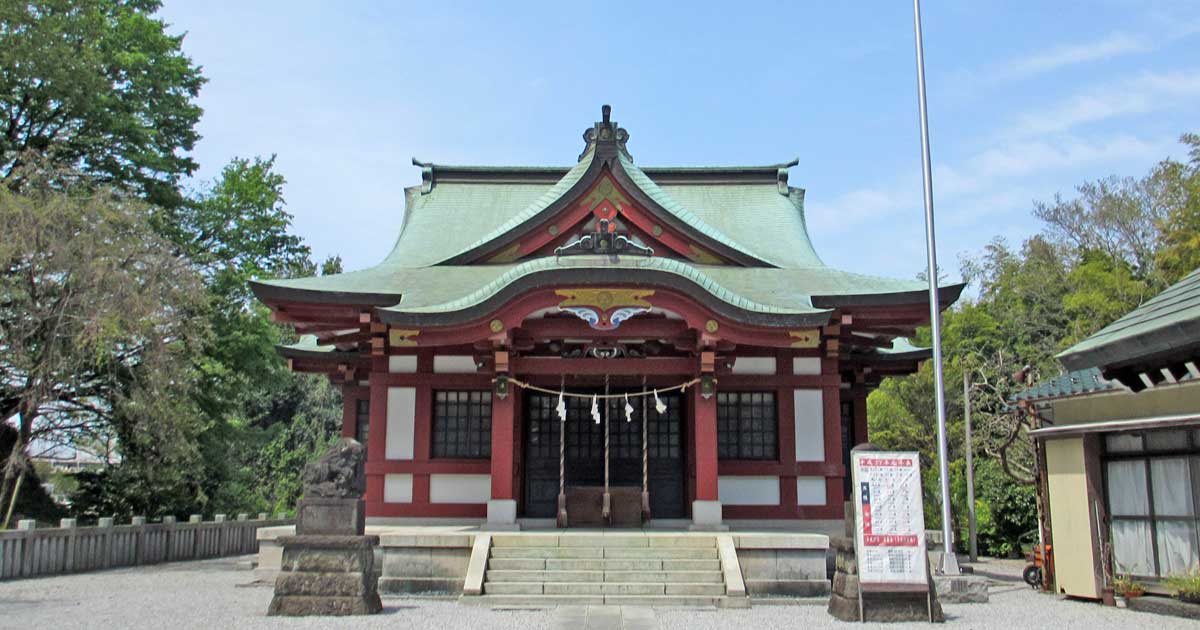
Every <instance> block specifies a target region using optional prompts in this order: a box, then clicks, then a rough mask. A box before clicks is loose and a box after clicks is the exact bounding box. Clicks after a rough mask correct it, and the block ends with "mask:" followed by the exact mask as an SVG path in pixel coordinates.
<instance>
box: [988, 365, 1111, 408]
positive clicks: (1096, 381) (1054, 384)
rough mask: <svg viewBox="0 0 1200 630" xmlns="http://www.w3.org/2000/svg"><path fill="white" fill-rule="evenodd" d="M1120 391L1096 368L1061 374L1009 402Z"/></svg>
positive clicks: (1021, 392) (1019, 394) (1015, 395)
mask: <svg viewBox="0 0 1200 630" xmlns="http://www.w3.org/2000/svg"><path fill="white" fill-rule="evenodd" d="M1119 389H1121V387H1120V386H1119V385H1117V383H1116V382H1114V381H1110V380H1107V379H1105V378H1104V377H1103V376H1102V375H1101V374H1100V370H1099V369H1098V368H1094V367H1092V368H1087V369H1086V370H1076V371H1074V372H1069V373H1067V374H1063V375H1062V376H1059V377H1057V378H1052V379H1050V380H1047V381H1043V382H1042V383H1039V384H1037V385H1034V386H1033V387H1030V388H1027V389H1023V390H1021V391H1019V392H1017V393H1016V394H1013V396H1012V397H1011V398H1010V399H1009V400H1013V401H1017V400H1028V401H1030V402H1037V401H1043V400H1054V399H1058V398H1066V397H1068V396H1082V395H1084V394H1094V393H1096V392H1109V391H1116V390H1119Z"/></svg>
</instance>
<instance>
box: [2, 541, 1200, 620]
mask: <svg viewBox="0 0 1200 630" xmlns="http://www.w3.org/2000/svg"><path fill="white" fill-rule="evenodd" d="M247 560H249V558H248V557H247V558H232V559H220V560H209V561H204V562H188V563H175V564H166V565H159V566H154V567H143V568H137V569H121V570H115V571H106V572H99V573H87V574H82V575H71V576H64V577H54V578H40V579H32V580H19V581H12V582H0V628H22V629H25V630H27V629H29V628H55V629H56V630H57V629H62V630H71V629H74V628H104V629H105V630H112V629H115V628H134V629H137V628H147V629H148V628H163V627H172V628H205V629H207V628H318V627H328V626H330V625H331V624H330V620H329V619H318V618H307V619H304V618H278V617H266V616H265V615H264V611H265V610H266V608H267V604H268V602H270V600H271V589H270V588H269V587H266V586H261V585H258V586H254V585H249V583H250V582H251V580H253V574H252V573H251V572H250V571H248V570H246V569H244V567H245V566H246V562H247ZM1020 568H1021V565H1020V563H1019V562H1008V561H993V562H989V563H981V564H980V565H979V566H978V567H977V572H979V573H982V574H986V575H988V576H990V577H992V578H994V580H995V583H994V585H993V587H992V592H991V595H992V601H991V603H989V604H966V605H947V606H946V607H945V608H946V617H947V621H948V622H949V624H950V625H952V626H955V627H960V628H972V629H978V630H991V629H994V630H1026V629H1037V628H1052V629H1053V630H1072V629H1080V630H1106V629H1109V628H1112V629H1114V630H1115V629H1118V628H1154V630H1171V629H1173V628H1190V629H1193V630H1194V629H1195V628H1197V627H1200V626H1197V624H1196V623H1195V622H1190V621H1186V620H1183V619H1176V618H1172V617H1161V616H1157V615H1148V614H1144V613H1136V612H1132V611H1128V610H1119V609H1116V608H1106V607H1103V606H1100V605H1097V604H1091V603H1084V602H1074V601H1066V600H1062V599H1060V598H1058V597H1055V596H1053V595H1041V594H1038V593H1035V592H1034V591H1033V590H1032V589H1030V588H1029V587H1027V586H1025V585H1024V584H1023V583H1021V582H1020V576H1019V572H1020ZM807 604H808V605H756V606H755V607H754V608H751V609H749V610H686V609H661V610H657V611H655V614H656V616H657V622H658V625H659V626H660V627H661V628H663V630H707V629H709V628H745V629H754V630H774V629H775V628H822V627H825V628H835V627H847V628H851V627H855V628H856V627H860V626H858V625H857V624H854V625H852V626H851V625H846V624H843V623H841V622H837V621H834V620H832V619H831V618H830V617H829V616H828V615H826V614H825V608H824V606H823V605H822V604H821V603H820V602H807ZM384 607H385V611H384V614H382V615H377V616H372V617H347V618H342V619H338V620H337V627H338V628H385V627H387V628H395V627H404V628H416V629H420V628H429V629H431V630H433V629H437V630H453V629H455V628H464V629H469V630H489V629H492V628H496V629H501V628H503V629H510V628H553V627H554V626H556V625H559V624H556V623H555V622H556V621H566V620H565V619H561V620H560V619H556V618H555V617H556V615H555V612H554V611H549V610H546V611H528V610H521V611H493V610H489V609H486V608H477V607H474V606H461V605H459V604H458V603H457V602H455V601H453V600H430V599H403V598H385V599H384ZM627 625H628V624H627ZM926 626H928V624H920V623H913V624H888V625H887V626H886V627H887V628H889V629H892V628H907V627H926ZM576 627H577V628H578V626H576ZM879 627H881V628H883V627H884V626H883V625H880V626H879ZM930 627H937V628H944V627H946V626H930ZM578 630H583V629H582V628H578Z"/></svg>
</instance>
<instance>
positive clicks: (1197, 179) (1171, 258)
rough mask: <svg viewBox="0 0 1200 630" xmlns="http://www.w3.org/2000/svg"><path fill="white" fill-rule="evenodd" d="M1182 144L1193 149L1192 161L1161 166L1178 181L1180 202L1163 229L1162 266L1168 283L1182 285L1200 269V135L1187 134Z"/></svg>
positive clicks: (1177, 201) (1162, 169) (1173, 208)
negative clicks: (1190, 275) (1190, 274)
mask: <svg viewBox="0 0 1200 630" xmlns="http://www.w3.org/2000/svg"><path fill="white" fill-rule="evenodd" d="M1182 141H1183V142H1184V143H1185V144H1187V145H1188V147H1189V155H1190V157H1191V159H1190V160H1189V162H1188V163H1187V164H1180V163H1178V162H1166V163H1163V164H1162V165H1160V166H1159V169H1160V170H1161V171H1163V172H1164V175H1163V178H1164V179H1167V180H1169V181H1173V182H1177V184H1176V185H1175V186H1173V187H1172V190H1173V193H1174V196H1175V199H1176V202H1175V203H1174V204H1173V207H1172V208H1171V209H1170V211H1169V212H1167V215H1166V216H1165V217H1164V218H1163V219H1162V222H1161V224H1160V226H1159V227H1160V229H1161V230H1162V241H1163V247H1162V249H1160V250H1159V252H1158V265H1159V267H1161V268H1162V270H1163V273H1164V275H1165V276H1166V277H1165V280H1166V282H1167V283H1174V282H1178V281H1179V280H1180V279H1181V278H1183V277H1184V276H1186V275H1187V274H1189V273H1191V272H1192V271H1194V270H1195V269H1197V268H1200V135H1197V134H1194V133H1189V134H1184V136H1183V138H1182Z"/></svg>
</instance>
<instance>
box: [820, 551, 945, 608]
mask: <svg viewBox="0 0 1200 630" xmlns="http://www.w3.org/2000/svg"><path fill="white" fill-rule="evenodd" d="M829 542H830V546H831V547H832V548H833V549H834V550H835V551H836V552H837V561H836V567H837V568H836V571H835V573H834V574H833V589H832V590H833V592H832V593H831V594H830V595H829V608H828V610H829V614H830V616H832V617H834V618H835V619H839V620H841V621H858V620H859V608H858V602H859V597H860V595H859V584H858V559H857V557H856V555H855V550H854V540H853V539H851V538H846V537H842V536H837V537H832V538H830V540H829ZM929 588H930V589H931V593H930V594H929V595H926V594H925V593H905V592H889V593H877V592H872V593H869V594H868V595H867V598H866V599H865V600H864V602H863V615H862V620H863V621H874V622H894V621H930V619H931V618H932V620H933V621H934V622H935V623H942V622H944V621H945V620H946V617H945V615H944V614H943V613H942V605H941V602H939V601H938V597H937V591H936V589H934V586H933V584H932V580H931V583H930V584H929ZM930 596H932V597H933V602H932V604H931V603H930V601H929V599H928V598H929V597H930ZM931 607H932V614H931V610H930V608H931Z"/></svg>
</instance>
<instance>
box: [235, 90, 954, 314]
mask: <svg viewBox="0 0 1200 630" xmlns="http://www.w3.org/2000/svg"><path fill="white" fill-rule="evenodd" d="M585 139H586V140H587V142H588V144H587V147H586V148H585V150H584V152H583V154H582V155H581V156H580V160H579V162H578V163H577V164H576V165H575V166H573V167H570V168H562V167H480V166H441V165H434V164H428V163H424V162H415V163H416V164H417V165H418V166H420V167H421V168H422V184H421V185H420V186H416V187H412V188H409V189H407V190H406V191H405V193H406V201H407V206H406V210H405V214H404V222H403V226H402V229H401V233H400V236H399V238H398V239H397V241H396V244H395V246H394V247H393V249H392V251H391V253H390V254H388V256H387V257H386V258H385V259H384V261H383V262H381V263H380V264H379V265H376V266H375V267H371V268H369V269H364V270H361V271H355V272H349V273H343V274H337V275H330V276H320V277H314V278H301V279H294V280H269V281H262V282H255V283H252V288H253V289H254V291H255V293H256V295H258V296H259V297H260V298H261V299H264V300H268V301H275V302H287V301H292V302H306V303H309V302H311V303H321V304H352V305H356V306H358V305H361V306H375V307H379V311H378V312H379V313H380V314H381V316H383V317H384V318H391V319H392V320H394V321H401V320H403V321H422V322H433V321H435V320H436V321H446V320H449V319H461V318H462V317H466V316H468V315H478V314H479V313H478V310H479V308H483V306H481V305H488V304H495V303H496V301H497V300H501V299H503V298H504V296H506V295H508V294H510V293H511V292H512V291H513V290H515V287H519V286H523V283H524V284H529V283H535V282H538V281H540V280H539V279H540V278H545V277H546V274H548V273H554V274H556V275H555V277H556V278H560V279H561V278H566V277H568V276H570V277H576V276H578V277H580V278H583V280H582V281H584V282H587V281H589V279H590V280H594V281H597V282H622V283H627V282H632V283H649V284H655V283H660V284H665V285H672V283H674V284H678V285H680V286H684V285H686V286H689V287H698V288H699V289H701V291H697V292H693V293H699V294H701V295H702V296H707V297H705V298H704V299H705V300H707V302H708V303H709V304H710V305H711V306H712V307H714V308H716V309H718V310H724V311H728V313H729V314H730V315H731V316H735V317H736V318H737V319H741V320H744V321H761V322H764V323H765V322H778V323H777V324H775V325H785V322H786V325H797V324H798V323H799V322H806V323H807V325H813V324H818V323H823V322H824V321H826V320H827V319H828V315H829V313H830V312H831V309H833V308H837V307H838V306H842V305H877V304H920V303H923V302H924V301H925V300H927V299H928V298H927V294H926V293H925V284H924V283H922V282H919V281H916V280H895V279H889V278H879V277H873V276H866V275H861V274H854V273H848V272H844V271H839V270H836V269H832V268H829V267H827V266H825V265H824V263H823V262H822V261H821V259H820V258H819V257H818V255H817V253H816V250H815V248H814V247H813V245H812V243H811V241H810V239H809V235H808V230H807V226H806V223H805V218H804V191H803V190H801V189H799V188H795V187H791V186H788V185H787V179H788V177H787V174H788V168H790V167H791V166H794V165H795V162H794V161H793V162H786V163H777V164H769V165H765V166H747V167H680V168H647V169H642V168H640V167H638V166H637V165H636V164H634V162H633V158H632V156H631V155H630V154H629V152H628V151H627V150H626V149H625V141H626V140H627V139H628V132H626V131H625V130H624V129H622V128H620V126H619V125H617V124H616V123H612V122H610V121H609V120H608V112H607V111H605V116H604V121H602V122H600V123H596V125H595V126H594V127H593V128H592V129H589V130H588V132H587V133H586V134H585ZM602 176H603V177H611V178H612V179H613V180H614V181H615V182H616V183H617V184H618V185H619V186H620V187H621V188H622V190H623V191H625V192H626V193H628V194H629V196H630V197H632V198H633V202H634V203H635V204H636V205H638V206H639V207H642V206H645V209H646V211H647V212H650V213H651V214H652V215H653V216H654V218H655V219H654V220H655V221H656V222H659V221H661V222H662V223H663V224H664V225H666V226H670V227H671V228H672V229H677V230H678V231H679V232H680V233H682V234H686V235H688V238H692V239H695V240H696V242H698V243H700V244H701V245H702V246H703V247H706V248H709V249H711V250H712V251H713V252H716V253H717V254H719V255H720V256H721V257H723V258H724V259H725V260H729V261H732V262H733V263H735V264H730V265H716V264H702V263H700V262H697V261H695V260H680V259H674V258H667V257H663V256H654V257H651V258H648V259H647V258H636V257H622V258H621V259H620V260H612V259H604V260H599V259H589V258H588V257H587V256H577V255H573V256H570V257H563V258H562V259H561V260H559V259H558V258H555V257H543V258H536V257H535V258H526V259H523V260H518V261H516V262H513V263H503V264H481V263H479V262H478V261H481V260H488V257H489V256H491V255H492V253H493V252H496V251H498V250H501V249H503V248H504V247H506V246H508V244H509V243H511V242H513V241H514V240H515V239H516V238H518V237H519V236H520V235H521V234H523V233H525V232H528V231H530V230H533V229H536V228H538V227H539V226H541V225H542V222H543V221H545V220H546V217H548V216H552V215H554V213H555V212H557V211H558V210H559V209H561V208H565V207H567V206H568V205H570V204H574V203H576V201H577V200H578V199H579V195H581V194H582V193H583V192H584V191H585V190H587V188H588V187H589V186H591V185H592V184H593V183H595V182H596V181H598V178H599V177H602ZM962 288H963V285H952V286H948V287H943V288H942V294H941V296H942V303H943V305H944V306H946V305H949V304H950V303H952V302H953V301H954V300H956V299H957V298H958V295H959V293H960V292H961V291H962Z"/></svg>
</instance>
